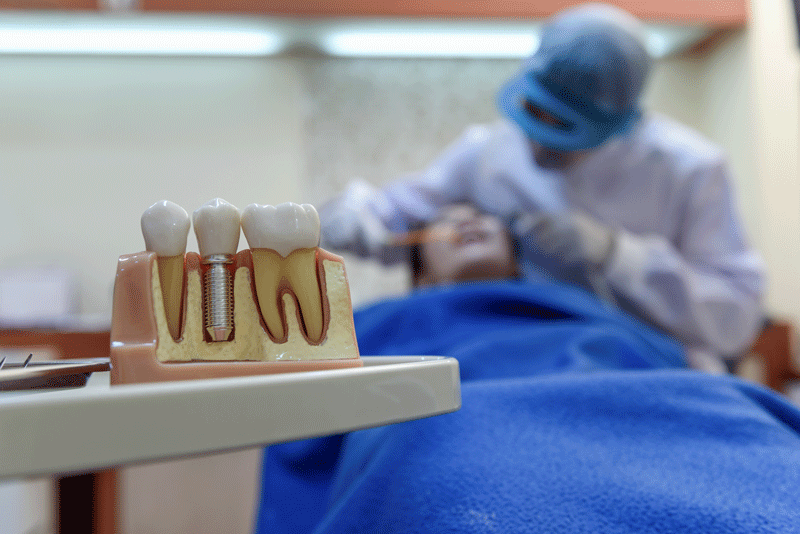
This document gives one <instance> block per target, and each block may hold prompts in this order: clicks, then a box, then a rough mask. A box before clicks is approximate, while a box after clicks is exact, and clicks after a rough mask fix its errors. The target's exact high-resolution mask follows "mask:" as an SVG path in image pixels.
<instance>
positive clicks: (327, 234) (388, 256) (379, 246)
mask: <svg viewBox="0 0 800 534" xmlns="http://www.w3.org/2000/svg"><path fill="white" fill-rule="evenodd" d="M375 194H376V189H375V187H374V186H372V185H371V184H368V183H367V182H365V181H364V180H354V181H353V182H351V183H350V184H349V185H348V187H347V188H346V189H345V191H344V192H343V193H342V194H341V195H339V196H338V197H336V198H334V199H332V200H330V201H328V202H327V203H325V204H324V205H323V206H322V207H321V208H320V210H319V214H320V223H321V246H322V247H323V248H327V249H329V250H335V251H339V252H350V253H353V254H356V255H357V256H360V257H365V258H366V257H371V258H374V259H377V260H379V261H381V262H383V263H386V264H390V263H396V262H398V261H401V260H403V259H404V256H403V252H404V249H402V248H401V247H396V246H394V245H393V244H392V233H391V232H390V231H389V229H388V228H386V225H385V224H384V223H383V221H382V220H381V219H380V217H379V216H378V214H377V213H375V211H374V209H373V208H372V205H371V199H372V198H373V197H374V196H375Z"/></svg>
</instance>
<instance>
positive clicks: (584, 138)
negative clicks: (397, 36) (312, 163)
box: [320, 4, 764, 367]
mask: <svg viewBox="0 0 800 534" xmlns="http://www.w3.org/2000/svg"><path fill="white" fill-rule="evenodd" d="M650 66H651V58H650V57H649V55H648V53H647V51H646V49H645V46H644V44H643V39H642V36H641V27H640V23H639V21H638V20H637V19H635V18H634V17H632V16H631V15H630V14H628V13H626V12H624V11H622V10H619V9H617V8H613V7H610V6H606V5H602V4H587V5H583V6H579V7H577V8H572V9H569V10H566V11H563V12H561V13H559V14H557V15H555V16H554V17H553V18H552V19H550V20H549V21H548V23H547V24H546V25H545V27H544V29H543V32H542V38H541V44H540V46H539V48H538V50H537V51H536V53H535V54H534V55H533V56H532V57H530V58H529V59H528V60H526V61H525V62H524V63H523V65H522V69H521V71H520V72H519V73H518V74H517V75H516V76H514V77H513V78H512V79H511V80H510V81H508V82H507V83H506V85H505V86H504V87H502V88H501V90H500V92H499V97H498V104H499V107H500V109H501V110H502V112H503V113H504V114H505V115H506V117H507V119H510V120H504V121H501V122H500V123H498V124H494V125H481V126H472V127H470V128H468V129H467V130H466V131H465V132H464V134H463V135H462V136H461V138H459V139H458V140H456V141H455V142H454V143H453V144H452V145H451V146H450V147H449V148H447V149H446V150H445V151H444V152H443V153H442V154H441V155H440V156H439V157H438V158H437V159H436V160H435V161H434V162H433V163H432V165H431V166H430V167H429V168H427V169H426V170H424V171H423V172H421V173H418V174H416V175H414V176H411V177H407V178H404V179H401V180H399V181H396V182H394V183H391V184H389V185H388V186H386V187H384V188H383V189H377V188H375V187H373V186H371V185H369V184H367V183H366V182H363V181H357V182H353V183H351V184H350V185H349V186H348V188H347V189H346V190H345V191H344V192H343V193H342V194H341V195H340V196H338V197H337V198H335V199H333V200H331V201H330V202H329V203H327V204H326V205H325V206H323V207H322V209H321V210H320V218H321V222H322V236H323V244H324V246H327V247H330V248H333V249H338V250H343V251H349V252H352V253H355V254H358V255H360V256H364V257H367V256H369V257H373V258H377V259H379V260H380V261H382V262H384V263H393V262H397V261H405V260H406V254H407V252H406V249H405V248H403V247H400V246H398V241H397V240H396V239H395V238H394V237H393V236H395V235H397V234H402V233H404V232H407V231H408V230H409V229H411V228H414V227H417V226H419V225H420V224H423V223H427V222H430V221H432V220H435V219H436V217H437V214H438V212H439V210H440V209H441V208H442V207H443V206H445V205H449V204H453V203H458V202H469V203H472V204H473V205H475V206H476V207H477V208H479V209H480V210H482V211H485V212H487V213H491V214H494V215H497V216H499V217H501V218H502V219H503V220H505V221H508V224H509V226H510V228H511V230H512V231H513V232H514V233H515V234H516V237H517V239H518V241H519V243H520V246H521V249H522V250H521V254H520V263H521V265H520V271H521V272H522V274H523V276H524V277H526V278H536V277H545V278H549V279H556V280H563V281H567V282H570V283H574V284H579V285H583V286H585V287H586V288H588V289H590V290H594V291H595V292H597V293H599V294H600V295H601V296H604V297H606V298H607V299H609V300H613V301H614V302H615V304H617V305H619V306H620V307H621V308H623V309H625V310H627V311H629V312H630V313H632V314H634V315H636V316H637V317H639V318H640V319H643V320H644V321H646V322H648V323H650V324H652V325H655V326H657V327H659V328H660V329H662V330H664V331H666V332H667V333H669V334H671V335H673V336H674V337H675V338H677V339H679V340H680V341H682V342H683V343H684V344H685V345H686V346H687V347H688V348H689V349H690V354H692V355H694V356H690V358H699V359H701V360H703V359H710V360H714V361H719V360H718V358H719V357H722V358H734V357H736V356H737V355H739V354H740V353H741V352H742V351H744V350H745V349H746V348H747V347H748V346H749V344H750V343H751V342H752V340H753V339H754V337H755V336H756V334H757V333H758V331H759V329H760V327H761V325H762V320H763V316H762V308H761V297H762V292H763V286H764V267H763V264H762V261H761V258H760V256H759V255H758V254H757V253H756V252H755V251H754V250H753V248H751V246H750V245H749V244H748V242H747V239H746V238H745V235H744V231H743V228H742V223H741V221H740V218H739V215H738V213H737V211H736V204H735V198H734V196H733V193H732V190H731V183H730V182H731V180H730V171H729V168H728V165H727V163H726V159H725V156H724V154H723V153H722V151H721V150H720V149H719V148H718V147H716V146H715V145H713V144H712V143H710V142H709V141H707V140H706V139H703V138H702V137H701V136H700V135H699V134H697V133H695V132H693V131H691V130H689V129H688V128H686V127H684V126H682V125H680V124H677V123H675V122H673V121H671V120H669V119H667V118H665V117H661V116H658V115H655V114H652V113H647V112H644V111H643V110H642V109H641V108H640V102H639V100H640V95H641V93H642V89H643V87H644V85H645V81H646V79H647V75H648V72H649V70H650ZM700 366H701V367H703V365H700Z"/></svg>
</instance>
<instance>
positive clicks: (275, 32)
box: [0, 11, 709, 59]
mask: <svg viewBox="0 0 800 534" xmlns="http://www.w3.org/2000/svg"><path fill="white" fill-rule="evenodd" d="M540 28H541V25H540V23H537V22H519V21H454V20H445V19H443V20H427V21H417V20H406V21H403V20H397V19H395V20H381V19H374V18H350V19H333V20H332V19H281V18H265V17H235V16H223V15H189V14H154V13H128V14H124V15H120V14H113V13H112V14H110V13H67V12H61V13H59V12H35V13H25V12H13V11H12V12H3V11H0V54H94V55H100V54H107V55H115V54H116V55H123V54H128V55H149V56H245V57H258V56H269V55H274V54H279V53H281V52H283V51H285V50H288V49H290V48H292V47H297V48H299V49H310V50H319V51H321V52H322V53H324V54H328V55H331V56H336V57H387V58H391V57H419V58H434V57H442V58H484V59H492V58H497V59H503V58H508V59H519V58H524V57H527V56H529V55H530V54H531V53H532V52H533V51H534V50H535V49H536V48H537V47H538V45H539V32H540ZM646 32H647V33H646V38H647V44H648V48H649V49H650V52H651V53H652V54H653V55H654V57H656V58H661V57H665V56H668V55H671V54H674V53H676V52H678V51H680V50H683V49H685V48H686V47H688V46H691V44H693V43H695V42H697V41H699V40H701V39H703V38H704V37H705V36H707V35H708V34H709V30H707V29H705V28H702V27H690V26H665V25H661V26H656V25H647V27H646Z"/></svg>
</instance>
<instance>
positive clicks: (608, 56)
mask: <svg viewBox="0 0 800 534" xmlns="http://www.w3.org/2000/svg"><path fill="white" fill-rule="evenodd" d="M650 64H651V58H650V56H649V54H648V53H647V50H646V49H645V47H644V43H643V39H642V37H641V26H640V23H639V21H638V20H637V19H635V18H634V17H633V16H632V15H630V14H628V13H627V12H625V11H622V10H620V9H617V8H614V7H611V6H607V5H603V4H587V5H583V6H579V7H577V8H572V9H569V10H566V11H563V12H561V13H559V14H557V15H556V16H554V17H553V18H552V19H551V20H550V21H549V22H548V23H547V24H546V25H545V27H544V28H543V30H542V36H541V43H540V45H539V48H538V50H537V51H536V53H535V54H534V55H533V56H532V57H530V58H529V59H528V60H527V61H525V63H524V64H523V68H522V71H521V72H520V73H519V74H518V75H517V76H515V77H514V78H512V79H511V80H510V81H509V82H508V83H507V84H506V85H505V86H504V87H503V88H502V89H501V91H500V94H499V97H498V101H499V105H500V108H501V109H502V110H503V111H504V112H505V113H506V114H507V115H508V116H509V117H511V118H512V119H513V120H514V121H516V122H517V124H519V126H520V127H521V128H522V129H523V130H524V131H525V132H526V133H527V135H528V136H529V137H530V138H531V139H533V140H535V141H537V142H539V143H540V144H542V145H543V146H547V147H550V148H553V149H556V150H565V151H572V150H582V149H590V148H594V147H596V146H599V145H600V144H602V143H603V142H605V141H606V140H607V139H609V138H610V137H612V136H614V135H619V134H622V133H624V132H625V131H626V130H627V129H628V128H630V126H631V125H632V124H634V123H635V122H636V121H637V120H638V119H639V117H640V116H641V111H640V108H639V97H640V95H641V92H642V89H643V88H644V85H645V82H646V80H647V74H648V72H649V70H650ZM536 108H538V109H539V110H541V111H544V112H545V113H547V114H548V115H551V116H553V117H555V118H556V119H558V120H557V121H556V123H555V124H551V123H545V122H543V121H541V120H540V119H539V118H537V117H536V116H535V115H533V114H531V110H532V109H536Z"/></svg>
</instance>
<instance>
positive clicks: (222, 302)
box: [203, 254, 233, 341]
mask: <svg viewBox="0 0 800 534" xmlns="http://www.w3.org/2000/svg"><path fill="white" fill-rule="evenodd" d="M203 263H204V264H207V265H209V267H208V270H207V271H206V273H205V279H204V282H205V284H204V285H205V292H204V296H203V299H204V308H205V314H204V315H205V327H206V331H207V332H208V334H209V335H210V336H211V340H212V341H227V340H228V338H229V337H230V335H231V332H233V282H232V280H231V274H230V272H228V269H227V268H226V267H225V266H226V265H228V264H231V263H233V257H232V256H229V255H227V254H212V255H210V256H208V257H206V258H203Z"/></svg>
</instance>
